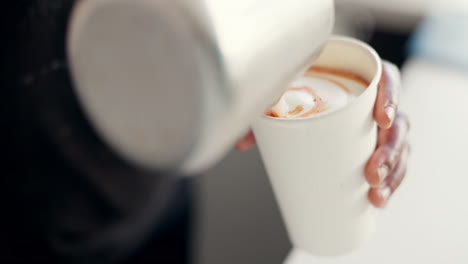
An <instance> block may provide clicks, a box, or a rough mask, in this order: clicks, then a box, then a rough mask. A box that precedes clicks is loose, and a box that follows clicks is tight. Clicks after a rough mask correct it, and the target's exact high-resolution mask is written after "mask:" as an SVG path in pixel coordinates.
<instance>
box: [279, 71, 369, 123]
mask: <svg viewBox="0 0 468 264" xmlns="http://www.w3.org/2000/svg"><path fill="white" fill-rule="evenodd" d="M329 79H331V80H333V81H336V82H338V83H340V84H341V85H343V86H344V87H345V88H346V89H348V90H349V91H346V90H345V88H343V87H341V86H340V85H338V84H336V83H334V82H333V81H330V80H329ZM294 88H307V89H310V90H312V91H313V93H309V92H307V91H306V90H304V89H302V90H301V89H294ZM365 88H366V86H364V85H363V84H361V83H358V82H356V81H353V80H351V79H347V78H344V77H341V76H336V75H331V74H322V73H317V74H313V75H311V76H302V77H300V78H298V79H296V80H294V81H293V82H292V83H291V84H290V85H289V89H288V90H287V91H286V92H285V93H284V94H283V95H282V96H281V98H280V99H279V100H278V102H277V103H276V104H275V105H274V106H273V107H271V108H270V110H271V111H272V112H275V113H276V114H277V115H278V116H279V117H281V118H298V117H301V116H302V115H304V114H306V113H308V112H309V111H310V110H312V109H313V108H314V107H316V104H317V99H318V100H320V99H321V100H322V103H323V110H321V111H318V112H316V113H312V114H310V115H308V117H311V116H312V117H317V116H320V115H324V114H327V113H330V112H333V111H336V110H338V109H340V108H342V107H344V106H346V105H347V104H349V103H350V102H351V101H352V100H353V99H354V98H356V97H357V96H358V95H359V94H360V93H361V92H362V91H364V89H365ZM314 94H315V95H316V96H318V97H319V98H315V97H314ZM298 107H300V108H299V109H301V108H302V110H301V111H300V112H298V111H294V110H295V109H297V108H298Z"/></svg>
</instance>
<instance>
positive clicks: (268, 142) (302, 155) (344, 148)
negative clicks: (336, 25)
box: [252, 37, 382, 256]
mask: <svg viewBox="0 0 468 264" xmlns="http://www.w3.org/2000/svg"><path fill="white" fill-rule="evenodd" d="M314 65H318V66H325V67H328V68H335V69H341V70H346V71H350V72H353V73H355V74H358V75H360V76H361V77H363V78H365V79H366V80H367V81H368V82H369V83H370V85H369V86H368V87H367V88H366V89H365V90H364V91H363V92H362V93H361V94H360V95H359V96H358V97H357V98H355V99H354V100H353V101H352V102H351V103H349V104H348V105H347V106H345V107H344V108H341V109H339V110H337V111H335V112H332V113H330V114H327V115H323V116H319V117H308V118H300V119H279V118H272V117H269V116H266V115H262V116H260V117H259V118H257V119H256V120H255V121H254V123H253V124H252V128H253V131H254V134H255V137H256V140H257V144H258V147H259V149H260V153H261V156H262V159H263V161H264V164H265V167H266V170H267V173H268V175H269V178H270V180H271V183H272V187H273V190H274V193H275V196H276V198H277V201H278V203H279V207H280V209H281V213H282V216H283V218H284V221H285V224H286V228H287V230H288V234H289V237H290V239H291V241H292V243H293V245H294V247H295V248H299V249H302V250H304V251H306V252H308V253H311V254H314V255H320V256H335V255H343V254H345V253H347V252H349V251H351V250H353V249H355V248H357V247H358V246H359V245H361V244H362V243H363V242H365V241H366V240H368V238H369V237H370V236H371V235H372V233H373V232H374V229H375V216H374V210H373V207H372V206H371V204H370V203H369V201H368V199H367V192H368V190H369V186H368V185H367V183H366V181H365V178H364V167H365V164H366V162H367V161H368V159H369V157H370V156H371V154H372V153H373V151H374V149H375V146H376V140H377V126H376V123H375V122H374V120H373V115H372V113H373V107H374V103H375V99H376V94H377V84H378V82H379V80H380V76H381V73H382V66H381V60H380V58H379V56H378V54H377V53H376V52H375V51H374V50H373V49H372V48H371V47H369V46H368V45H366V44H365V43H363V42H361V41H358V40H355V39H351V38H345V37H333V38H331V39H330V40H329V41H328V42H327V44H326V45H325V47H324V50H323V52H322V53H321V55H320V56H319V57H318V59H317V60H316V61H315V62H314Z"/></svg>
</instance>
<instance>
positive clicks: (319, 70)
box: [265, 66, 369, 118]
mask: <svg viewBox="0 0 468 264" xmlns="http://www.w3.org/2000/svg"><path fill="white" fill-rule="evenodd" d="M316 74H322V75H320V76H316ZM324 75H332V76H336V77H341V78H345V79H348V80H351V81H354V82H356V83H359V84H360V85H362V86H364V87H367V86H369V82H368V81H367V80H366V79H364V78H363V77H362V76H360V75H358V74H356V73H353V72H350V71H347V70H342V69H335V68H329V67H323V66H312V67H310V68H309V69H308V70H307V71H306V72H305V73H304V76H306V77H307V76H309V77H316V78H320V79H323V80H326V81H328V82H331V83H333V84H335V85H337V86H338V87H340V88H341V89H343V90H344V91H345V92H346V93H348V94H352V91H351V90H350V88H349V87H347V86H346V85H345V84H344V83H343V82H340V81H338V80H335V79H333V77H332V76H330V77H328V76H324ZM287 91H304V92H307V93H309V94H310V95H311V96H312V97H313V98H314V103H315V104H314V106H313V107H312V108H311V109H310V110H309V111H307V112H306V113H303V114H301V115H299V116H296V117H294V118H303V117H308V116H311V115H314V114H318V113H322V112H324V111H326V110H327V109H328V108H327V105H326V103H325V102H324V101H323V99H322V98H321V97H320V96H319V95H318V94H317V93H316V92H315V91H314V90H313V87H291V88H288V90H287ZM303 110H304V107H303V106H302V105H298V106H296V108H295V109H293V110H291V111H289V112H288V114H289V115H297V114H300V113H301V112H302V111H303ZM265 115H267V116H271V117H275V118H285V117H284V116H281V115H280V114H279V113H277V112H276V111H275V110H274V108H269V109H268V110H267V111H266V112H265Z"/></svg>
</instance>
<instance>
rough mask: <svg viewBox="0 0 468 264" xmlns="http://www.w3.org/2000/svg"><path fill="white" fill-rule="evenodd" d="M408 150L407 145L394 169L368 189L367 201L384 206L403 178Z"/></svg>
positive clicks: (378, 206)
mask: <svg viewBox="0 0 468 264" xmlns="http://www.w3.org/2000/svg"><path fill="white" fill-rule="evenodd" d="M409 152H410V151H409V147H406V148H405V149H404V151H403V152H402V154H401V159H400V162H399V163H398V164H397V166H396V167H395V170H393V171H392V173H391V174H390V175H389V176H388V177H387V178H386V179H385V181H384V182H383V184H382V185H381V186H379V187H374V188H371V189H370V190H369V194H368V198H369V201H370V202H371V203H372V204H373V205H374V206H375V207H377V208H384V207H385V206H386V205H387V203H388V200H389V199H390V197H391V196H392V194H393V193H394V192H395V190H396V189H397V188H398V187H399V186H400V184H401V182H402V181H403V179H404V178H405V176H406V168H407V162H408V161H407V160H408V156H409Z"/></svg>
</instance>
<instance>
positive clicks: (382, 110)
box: [374, 62, 401, 129]
mask: <svg viewBox="0 0 468 264" xmlns="http://www.w3.org/2000/svg"><path fill="white" fill-rule="evenodd" d="M382 66H383V67H382V68H383V69H382V77H381V79H380V82H379V84H378V93H377V100H376V103H375V107H374V119H375V121H377V123H378V124H379V126H380V127H381V128H384V129H385V128H389V127H391V126H392V123H393V121H394V119H395V116H396V113H397V110H398V96H399V91H400V87H401V80H400V71H399V70H398V68H397V67H396V66H395V65H393V64H391V63H389V62H383V64H382Z"/></svg>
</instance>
